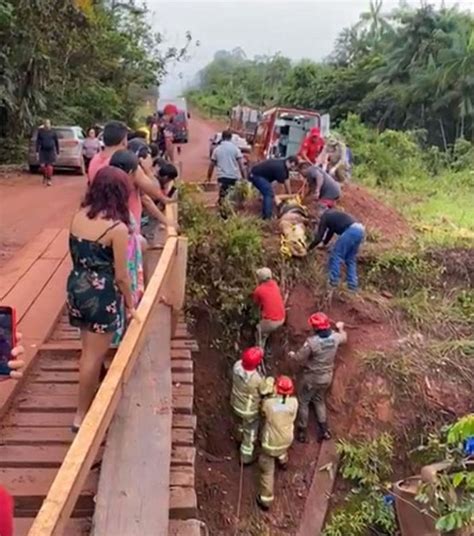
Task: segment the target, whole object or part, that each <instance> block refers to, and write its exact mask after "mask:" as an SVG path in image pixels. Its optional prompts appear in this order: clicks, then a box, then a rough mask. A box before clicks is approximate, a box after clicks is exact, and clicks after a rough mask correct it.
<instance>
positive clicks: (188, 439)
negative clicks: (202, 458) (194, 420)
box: [171, 428, 194, 447]
mask: <svg viewBox="0 0 474 536" xmlns="http://www.w3.org/2000/svg"><path fill="white" fill-rule="evenodd" d="M171 440H172V442H173V445H176V446H183V447H188V446H189V447H191V446H193V445H194V430H192V429H191V428H173V430H172V434H171Z"/></svg>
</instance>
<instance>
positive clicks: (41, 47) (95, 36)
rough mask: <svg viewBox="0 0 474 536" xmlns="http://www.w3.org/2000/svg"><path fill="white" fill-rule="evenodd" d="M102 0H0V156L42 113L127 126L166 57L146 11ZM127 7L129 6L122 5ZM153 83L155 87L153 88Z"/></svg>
mask: <svg viewBox="0 0 474 536" xmlns="http://www.w3.org/2000/svg"><path fill="white" fill-rule="evenodd" d="M124 4H125V3H120V4H119V5H117V6H115V8H112V7H111V3H110V2H107V1H105V0H100V1H92V0H75V1H71V0H36V1H35V2H31V1H29V0H0V41H1V42H2V51H1V53H0V161H1V160H2V158H3V159H8V158H9V159H11V158H12V157H15V151H20V144H19V140H22V139H23V137H24V136H25V135H28V134H29V132H30V130H31V128H32V127H33V126H35V125H37V124H38V123H39V122H40V121H42V119H43V118H44V116H47V117H50V118H51V119H52V120H53V121H54V122H55V123H56V124H57V123H63V124H64V123H66V124H68V123H69V124H79V125H82V126H83V127H87V126H90V125H92V124H95V123H97V122H98V123H100V122H102V121H105V120H107V119H110V118H120V119H123V120H125V121H127V122H129V123H130V124H133V121H134V119H135V113H136V111H137V108H138V107H139V106H140V105H141V104H142V103H143V101H145V100H146V99H147V98H148V99H154V98H156V86H157V85H158V84H159V83H160V81H161V79H162V77H163V75H164V74H165V71H166V65H167V63H168V61H169V60H171V59H180V58H183V56H184V55H185V53H186V47H187V44H188V43H189V41H190V36H189V35H188V36H187V42H186V45H185V46H184V47H183V48H182V49H181V50H178V49H175V48H171V49H166V48H163V43H162V38H161V36H160V35H156V34H154V33H153V31H152V29H151V27H150V26H149V24H148V22H147V18H148V13H147V11H146V9H142V8H140V9H138V8H135V7H133V6H132V7H130V6H127V5H124ZM127 7H128V8H127ZM154 88H155V89H154Z"/></svg>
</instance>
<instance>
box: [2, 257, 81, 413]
mask: <svg viewBox="0 0 474 536" xmlns="http://www.w3.org/2000/svg"><path fill="white" fill-rule="evenodd" d="M70 268H71V263H70V260H69V258H68V257H66V258H65V259H64V261H63V262H62V263H61V264H60V265H59V267H58V269H57V270H56V272H55V273H54V274H53V276H52V277H51V279H50V280H49V281H48V283H47V284H46V286H45V287H44V289H43V291H42V292H41V294H40V295H39V296H38V297H37V298H36V300H35V302H34V303H33V304H32V306H31V307H30V309H29V310H28V312H27V313H26V314H25V316H24V317H23V319H22V320H21V322H20V323H19V330H20V331H21V332H22V333H23V334H24V339H23V346H24V347H25V354H24V356H23V360H24V361H25V367H24V369H23V371H24V376H23V378H22V379H21V380H18V381H16V382H0V418H2V417H3V416H4V415H5V413H6V411H7V410H8V408H9V406H10V404H11V402H12V400H13V397H14V396H15V394H16V393H17V392H18V391H19V390H20V389H21V388H22V387H23V385H24V383H25V381H26V378H27V376H28V374H29V372H30V371H31V368H32V365H33V363H34V362H35V361H36V356H37V353H38V348H39V347H40V346H41V344H42V343H43V341H44V340H45V339H46V338H47V336H48V335H49V333H50V332H51V330H52V328H53V326H54V324H55V322H56V319H57V317H58V315H59V314H60V313H61V310H62V308H63V307H64V301H65V284H66V278H67V276H68V274H69V272H70Z"/></svg>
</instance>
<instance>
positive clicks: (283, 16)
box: [148, 0, 474, 97]
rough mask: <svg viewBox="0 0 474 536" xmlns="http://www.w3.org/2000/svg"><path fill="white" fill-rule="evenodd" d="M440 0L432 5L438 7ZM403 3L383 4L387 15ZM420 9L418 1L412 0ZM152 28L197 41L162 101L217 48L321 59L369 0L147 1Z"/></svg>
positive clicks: (470, 1) (469, 5)
mask: <svg viewBox="0 0 474 536" xmlns="http://www.w3.org/2000/svg"><path fill="white" fill-rule="evenodd" d="M441 1H442V0H437V1H433V2H431V3H433V4H436V5H438V6H439V5H440V4H441ZM398 4H399V2H398V0H385V1H384V11H390V10H391V9H393V8H394V7H396V6H397V5H398ZM408 4H411V5H419V4H420V1H419V0H408ZM444 4H445V5H448V6H451V5H454V4H458V5H459V6H460V7H461V8H463V9H471V10H474V0H458V1H451V0H444ZM148 5H149V7H150V9H151V11H152V13H153V19H152V20H153V26H154V28H156V30H158V31H160V32H161V33H163V35H164V36H165V39H166V43H167V44H169V45H170V46H179V45H180V44H182V43H184V34H185V32H186V31H187V30H189V31H190V32H191V34H192V36H193V39H194V40H198V41H199V42H200V46H199V47H198V48H195V47H193V48H192V50H191V58H190V59H189V61H187V62H184V63H179V64H178V65H176V66H174V67H173V68H172V69H171V70H170V74H169V75H168V76H167V78H166V80H165V82H164V84H163V86H162V88H161V94H162V96H163V97H174V96H176V95H178V94H179V93H180V92H181V91H182V90H183V89H185V88H186V85H187V84H188V83H189V82H190V81H191V80H192V79H193V77H194V76H195V74H196V73H197V72H198V71H199V70H200V69H201V68H202V67H204V66H205V65H206V64H207V63H209V62H210V61H211V60H212V58H213V56H214V53H215V52H216V51H217V50H222V49H224V50H232V49H233V48H235V47H238V46H240V47H241V48H243V49H244V50H245V52H246V54H247V56H249V57H253V56H254V55H255V54H269V55H271V54H274V53H276V52H281V53H282V54H283V55H284V56H288V57H289V58H292V59H294V60H299V59H301V58H310V59H314V60H320V59H323V58H325V57H326V56H327V55H328V54H329V53H330V52H331V50H332V46H333V43H334V40H335V39H336V37H337V35H338V34H339V32H340V31H341V30H342V29H343V28H345V27H347V26H350V25H351V24H354V23H355V22H357V20H358V18H359V14H360V13H361V12H363V11H367V10H368V6H369V0H312V1H310V0H309V1H299V0H286V1H282V0H253V1H245V0H220V1H214V2H208V1H201V0H195V1H184V0H183V1H182V0H173V1H169V0H148Z"/></svg>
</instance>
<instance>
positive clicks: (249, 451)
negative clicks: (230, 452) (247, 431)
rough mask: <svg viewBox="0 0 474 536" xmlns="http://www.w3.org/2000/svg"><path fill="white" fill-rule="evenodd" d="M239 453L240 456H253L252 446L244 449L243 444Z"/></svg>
mask: <svg viewBox="0 0 474 536" xmlns="http://www.w3.org/2000/svg"><path fill="white" fill-rule="evenodd" d="M240 452H241V453H242V454H249V455H251V454H253V445H252V446H250V447H246V446H245V445H244V444H243V443H242V444H241V445H240Z"/></svg>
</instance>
